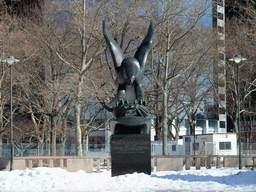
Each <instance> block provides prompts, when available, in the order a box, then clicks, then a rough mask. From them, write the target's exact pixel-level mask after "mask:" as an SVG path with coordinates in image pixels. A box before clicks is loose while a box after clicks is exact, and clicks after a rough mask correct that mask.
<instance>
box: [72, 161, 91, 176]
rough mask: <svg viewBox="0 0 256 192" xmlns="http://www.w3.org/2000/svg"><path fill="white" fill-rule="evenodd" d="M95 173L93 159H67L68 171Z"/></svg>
mask: <svg viewBox="0 0 256 192" xmlns="http://www.w3.org/2000/svg"><path fill="white" fill-rule="evenodd" d="M79 170H83V171H85V172H86V173H93V159H67V171H70V172H77V171H79Z"/></svg>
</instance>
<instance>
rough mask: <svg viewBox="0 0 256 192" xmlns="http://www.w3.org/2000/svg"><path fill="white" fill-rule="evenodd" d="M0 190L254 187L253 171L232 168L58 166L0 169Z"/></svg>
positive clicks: (230, 188)
mask: <svg viewBox="0 0 256 192" xmlns="http://www.w3.org/2000/svg"><path fill="white" fill-rule="evenodd" d="M0 191H6V192H9V191H10V192H20V191H26V192H29V191H33V192H34V191H36V192H41V191H51V192H52V191H63V192H64V191H65V192H66V191H67V192H71V191H72V192H73V191H74V192H77V191H78V192H79V191H232V192H233V191H256V172H255V171H246V170H238V169H235V168H222V169H201V170H184V171H165V172H153V173H152V175H146V174H142V173H134V174H127V175H122V176H118V177H111V172H107V171H106V170H103V171H102V172H101V173H85V172H84V171H78V172H76V173H71V172H68V171H66V170H64V169H60V168H34V169H31V170H29V169H26V170H15V171H12V172H8V171H2V172H0Z"/></svg>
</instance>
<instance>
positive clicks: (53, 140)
mask: <svg viewBox="0 0 256 192" xmlns="http://www.w3.org/2000/svg"><path fill="white" fill-rule="evenodd" d="M50 118H51V155H53V156H55V155H56V128H55V118H54V117H53V116H51V117H50Z"/></svg>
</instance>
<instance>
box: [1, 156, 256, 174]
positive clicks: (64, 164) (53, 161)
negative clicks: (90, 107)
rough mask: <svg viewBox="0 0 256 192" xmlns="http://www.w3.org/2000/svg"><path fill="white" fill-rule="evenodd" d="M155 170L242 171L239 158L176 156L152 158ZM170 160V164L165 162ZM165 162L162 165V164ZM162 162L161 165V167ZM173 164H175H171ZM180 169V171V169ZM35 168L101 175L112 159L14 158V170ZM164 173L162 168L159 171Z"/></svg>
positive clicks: (245, 161) (255, 159) (251, 163)
mask: <svg viewBox="0 0 256 192" xmlns="http://www.w3.org/2000/svg"><path fill="white" fill-rule="evenodd" d="M151 158H152V159H151V169H152V170H153V169H154V166H156V167H157V170H158V168H159V167H162V166H163V162H164V164H165V163H166V164H168V167H166V168H167V169H168V170H171V169H172V168H173V167H175V169H176V170H183V168H185V169H186V170H189V169H190V168H191V167H192V166H194V167H196V169H200V168H201V167H206V168H207V169H211V167H216V168H221V167H238V164H239V156H238V155H196V156H191V155H172V156H158V155H157V156H151ZM241 158H242V166H243V167H249V168H254V167H256V155H242V156H241ZM163 159H164V160H166V161H163ZM159 160H161V161H159ZM158 162H161V163H158ZM170 163H171V164H170ZM177 165H178V167H177ZM35 167H49V168H53V167H60V168H63V169H66V170H67V171H71V172H76V171H78V170H84V171H85V172H87V173H92V172H94V171H95V172H100V171H101V169H102V168H104V169H106V170H108V171H109V170H110V168H111V157H110V156H90V157H86V156H83V157H77V156H39V157H38V156H35V157H14V159H13V169H14V170H15V169H19V170H24V169H27V168H29V169H32V168H35ZM0 170H4V171H9V170H10V158H9V157H0ZM159 170H160V168H159ZM162 170H164V169H162Z"/></svg>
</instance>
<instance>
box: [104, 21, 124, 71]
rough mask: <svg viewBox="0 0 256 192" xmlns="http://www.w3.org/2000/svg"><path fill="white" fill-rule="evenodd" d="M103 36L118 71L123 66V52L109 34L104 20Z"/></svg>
mask: <svg viewBox="0 0 256 192" xmlns="http://www.w3.org/2000/svg"><path fill="white" fill-rule="evenodd" d="M103 35H104V37H105V39H106V42H107V45H108V48H109V50H110V52H111V55H112V59H113V62H114V65H115V69H116V71H118V68H119V67H120V66H121V63H122V61H123V59H124V55H123V51H122V50H121V48H120V47H119V46H118V45H117V43H116V41H115V40H114V38H113V37H112V36H111V35H110V33H109V32H108V30H107V28H106V26H105V21H104V20H103Z"/></svg>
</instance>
